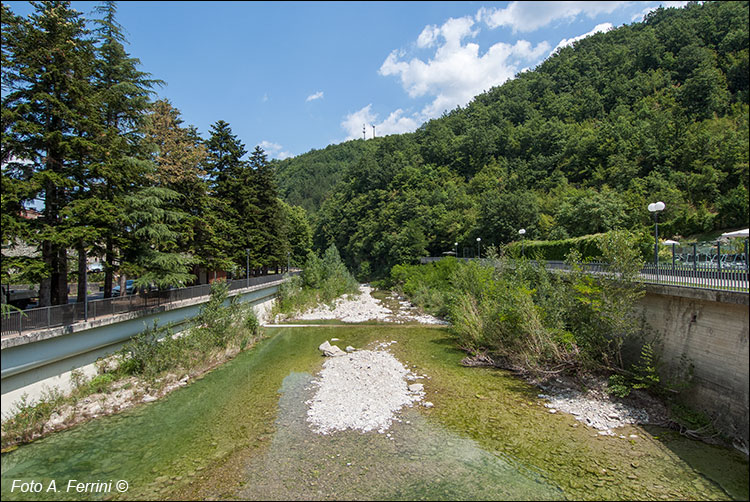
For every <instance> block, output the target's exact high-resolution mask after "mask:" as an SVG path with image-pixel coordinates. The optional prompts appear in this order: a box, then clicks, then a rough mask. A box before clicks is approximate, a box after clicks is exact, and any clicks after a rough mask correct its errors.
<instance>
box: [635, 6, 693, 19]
mask: <svg viewBox="0 0 750 502" xmlns="http://www.w3.org/2000/svg"><path fill="white" fill-rule="evenodd" d="M685 5H687V2H660V3H658V4H656V5H652V6H651V7H646V8H645V9H643V10H642V11H641V12H639V13H638V14H635V15H634V16H633V17H632V18H631V19H630V20H631V21H643V18H644V17H646V14H648V13H649V12H651V11H654V10H656V9H658V8H659V7H660V6H661V7H664V8H665V9H666V8H668V7H684V6H685Z"/></svg>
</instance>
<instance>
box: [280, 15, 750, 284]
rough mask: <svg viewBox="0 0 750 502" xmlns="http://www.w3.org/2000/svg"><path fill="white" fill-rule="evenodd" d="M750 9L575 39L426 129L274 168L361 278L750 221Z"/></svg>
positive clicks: (650, 18) (321, 238)
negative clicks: (468, 258)
mask: <svg viewBox="0 0 750 502" xmlns="http://www.w3.org/2000/svg"><path fill="white" fill-rule="evenodd" d="M748 72H749V69H748V2H706V3H702V4H699V3H695V2H691V3H690V4H688V5H687V6H686V7H684V8H680V9H677V8H667V9H665V8H660V9H658V10H656V11H653V12H651V13H650V14H648V15H647V17H646V18H645V19H644V20H643V22H638V23H633V24H630V25H625V26H622V27H619V28H617V29H614V30H611V31H609V32H607V33H598V34H595V35H593V36H590V37H588V38H586V39H583V40H580V41H578V42H576V43H575V44H574V45H573V46H570V47H563V48H561V49H559V50H558V51H557V52H556V53H555V54H554V55H552V56H551V57H549V58H548V59H547V60H546V61H544V62H543V63H541V64H540V65H539V66H538V67H537V68H535V69H533V70H531V71H526V72H523V73H521V74H519V75H517V77H516V78H515V79H512V80H510V81H508V82H506V83H505V84H503V85H501V86H499V87H495V88H493V89H491V90H489V91H488V92H486V93H484V94H481V95H479V96H476V97H475V99H474V100H473V101H472V102H471V103H469V104H468V105H467V106H466V107H465V108H461V107H459V108H457V109H455V110H453V111H451V112H450V113H446V114H444V115H443V116H442V117H440V118H437V119H434V120H431V121H429V122H427V123H425V124H423V125H422V126H421V127H420V128H419V129H418V130H417V131H416V132H414V133H410V134H401V135H392V136H386V137H381V138H376V139H371V140H367V141H365V140H355V141H349V142H346V143H343V144H340V145H334V146H329V147H328V148H326V149H324V150H316V151H311V152H309V153H306V154H304V155H300V156H298V157H295V158H292V159H286V160H283V161H273V162H272V164H274V165H275V167H276V169H277V172H278V173H279V179H280V180H283V181H281V184H280V190H281V193H282V194H283V196H284V197H285V198H286V200H287V201H288V202H290V203H293V204H297V205H300V206H302V207H305V208H306V209H308V211H309V212H310V213H311V214H312V215H314V241H315V245H316V246H317V247H318V248H320V249H325V248H326V247H327V246H328V245H330V244H335V245H336V246H337V248H338V249H339V251H340V252H341V255H342V258H343V259H344V260H345V261H346V262H347V264H348V265H350V266H351V267H353V268H354V269H355V270H357V271H358V273H359V276H360V278H365V277H369V276H373V275H379V276H382V275H384V274H387V273H388V271H389V270H390V268H391V267H392V266H393V265H395V264H398V263H403V262H413V261H414V260H415V259H417V258H418V257H420V256H425V255H440V254H441V253H442V252H445V251H452V250H454V243H455V242H458V243H459V254H462V252H463V249H464V248H466V249H471V250H472V251H473V250H474V249H475V247H476V239H477V238H481V239H482V241H481V242H482V246H486V245H488V244H495V245H500V244H505V243H508V242H511V241H514V240H517V239H518V230H519V229H521V228H525V229H526V231H527V233H526V238H527V239H553V240H557V239H564V238H567V237H577V236H583V235H588V234H593V233H598V232H606V231H609V230H613V229H629V230H634V231H640V232H652V231H653V230H652V228H651V225H652V220H651V215H650V213H649V212H648V211H647V205H648V204H649V203H651V202H655V201H657V200H661V201H664V202H665V204H666V210H665V211H664V212H663V214H662V215H661V216H660V234H661V235H663V236H665V237H686V236H689V235H694V234H697V233H701V232H706V231H709V230H713V229H719V228H736V227H740V226H747V225H748V142H749V138H748Z"/></svg>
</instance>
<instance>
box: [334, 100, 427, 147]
mask: <svg viewBox="0 0 750 502" xmlns="http://www.w3.org/2000/svg"><path fill="white" fill-rule="evenodd" d="M373 125H374V126H375V135H376V136H387V135H388V134H401V133H405V132H412V131H414V130H416V129H417V127H419V121H418V120H417V119H416V118H415V117H408V116H405V115H404V111H403V110H402V109H400V108H399V109H398V110H396V111H394V112H392V113H391V114H390V115H388V117H387V118H386V119H385V120H382V121H380V122H378V114H377V113H374V112H373V111H372V103H370V104H369V105H367V106H365V107H364V108H361V109H359V110H357V111H356V112H352V113H350V114H349V115H347V116H346V118H344V120H343V121H342V122H341V128H342V129H344V131H346V133H347V136H346V140H350V139H358V138H362V137H363V126H364V137H365V138H366V139H370V138H372V135H373V131H372V126H373Z"/></svg>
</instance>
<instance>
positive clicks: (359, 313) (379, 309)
mask: <svg viewBox="0 0 750 502" xmlns="http://www.w3.org/2000/svg"><path fill="white" fill-rule="evenodd" d="M359 291H360V294H359V295H356V296H353V297H342V298H339V299H337V300H336V301H335V303H334V306H333V307H330V306H328V305H320V306H318V307H316V308H315V309H312V310H309V311H307V312H304V313H302V314H299V315H297V316H296V318H297V319H299V320H307V321H310V320H318V319H339V320H341V321H342V322H351V323H355V322H364V321H372V320H375V321H383V322H392V323H396V324H403V323H405V322H414V321H416V322H419V323H422V324H448V323H447V322H445V321H443V320H441V319H438V318H436V317H433V316H431V315H427V314H418V313H416V312H415V309H414V307H413V306H412V305H411V304H409V302H399V305H400V307H401V308H400V309H398V312H394V311H393V310H391V309H390V308H388V307H386V306H385V305H383V304H382V302H381V301H380V300H378V299H376V298H373V297H372V295H371V293H372V291H373V288H372V287H370V286H368V285H366V284H362V285H360V287H359ZM407 305H408V307H407Z"/></svg>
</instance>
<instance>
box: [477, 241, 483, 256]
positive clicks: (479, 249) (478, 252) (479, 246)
mask: <svg viewBox="0 0 750 502" xmlns="http://www.w3.org/2000/svg"><path fill="white" fill-rule="evenodd" d="M481 246H482V238H481V237H477V260H478V259H480V258H481V257H482V254H481V250H482V247H481Z"/></svg>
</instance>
